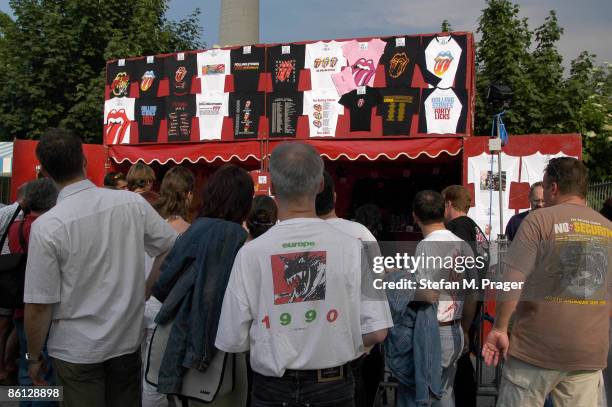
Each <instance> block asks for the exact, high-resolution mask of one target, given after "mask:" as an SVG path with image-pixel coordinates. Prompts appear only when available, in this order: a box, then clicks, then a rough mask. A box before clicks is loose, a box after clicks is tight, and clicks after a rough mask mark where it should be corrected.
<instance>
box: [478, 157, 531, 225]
mask: <svg viewBox="0 0 612 407" xmlns="http://www.w3.org/2000/svg"><path fill="white" fill-rule="evenodd" d="M519 162H520V157H514V156H510V155H507V154H506V153H502V177H501V183H500V179H499V170H498V165H497V154H494V155H490V154H487V153H482V154H480V155H477V156H475V157H469V158H468V183H470V184H474V206H475V207H476V208H478V209H481V208H489V207H492V208H499V190H500V186H501V188H502V191H503V199H504V202H503V204H504V207H503V209H504V210H508V209H509V203H510V185H511V183H512V182H518V180H519ZM491 164H493V170H492V171H491ZM491 189H492V190H493V197H492V199H491V197H490V193H489V190H491ZM504 227H505V226H504Z"/></svg>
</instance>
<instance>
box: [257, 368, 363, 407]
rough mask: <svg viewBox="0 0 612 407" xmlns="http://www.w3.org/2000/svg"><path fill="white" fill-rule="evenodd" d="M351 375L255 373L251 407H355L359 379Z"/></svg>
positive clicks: (349, 373)
mask: <svg viewBox="0 0 612 407" xmlns="http://www.w3.org/2000/svg"><path fill="white" fill-rule="evenodd" d="M345 368H347V369H348V374H347V377H345V378H341V379H338V380H334V381H329V382H317V380H316V379H314V378H308V379H306V378H303V377H296V376H295V375H293V374H292V372H287V373H286V374H285V376H283V377H268V376H263V375H261V374H259V373H257V372H253V395H252V401H251V407H354V406H355V400H354V397H355V381H354V379H353V375H352V372H351V369H350V368H348V367H345Z"/></svg>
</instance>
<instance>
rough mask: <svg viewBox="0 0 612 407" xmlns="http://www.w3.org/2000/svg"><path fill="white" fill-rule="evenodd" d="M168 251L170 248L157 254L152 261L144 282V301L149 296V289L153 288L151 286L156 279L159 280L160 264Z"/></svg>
mask: <svg viewBox="0 0 612 407" xmlns="http://www.w3.org/2000/svg"><path fill="white" fill-rule="evenodd" d="M168 253H170V250H168V251H165V252H164V253H162V254H160V255H159V256H157V257H156V258H155V261H154V262H153V266H151V273H150V274H149V277H148V278H147V281H146V284H145V287H146V290H145V300H146V301H148V300H149V298H151V290H152V289H153V286H154V285H155V283H156V282H157V280H159V276H160V275H161V266H162V264H163V262H164V260H165V259H166V256H167V255H168Z"/></svg>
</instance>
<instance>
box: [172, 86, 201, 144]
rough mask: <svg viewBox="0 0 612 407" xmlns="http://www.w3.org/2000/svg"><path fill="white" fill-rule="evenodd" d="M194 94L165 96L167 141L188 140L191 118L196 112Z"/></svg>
mask: <svg viewBox="0 0 612 407" xmlns="http://www.w3.org/2000/svg"><path fill="white" fill-rule="evenodd" d="M195 105H196V104H195V97H194V96H169V97H167V98H166V116H167V124H168V141H189V140H190V138H191V119H193V117H194V115H195V113H196V106H195Z"/></svg>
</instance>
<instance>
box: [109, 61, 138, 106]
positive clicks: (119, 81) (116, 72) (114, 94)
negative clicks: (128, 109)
mask: <svg viewBox="0 0 612 407" xmlns="http://www.w3.org/2000/svg"><path fill="white" fill-rule="evenodd" d="M133 76H134V73H133V71H132V61H130V60H125V59H120V60H118V61H115V62H110V63H108V64H106V85H107V86H109V88H110V97H111V98H120V97H128V96H129V94H130V84H131V83H132V81H133V80H134V77H133Z"/></svg>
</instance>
